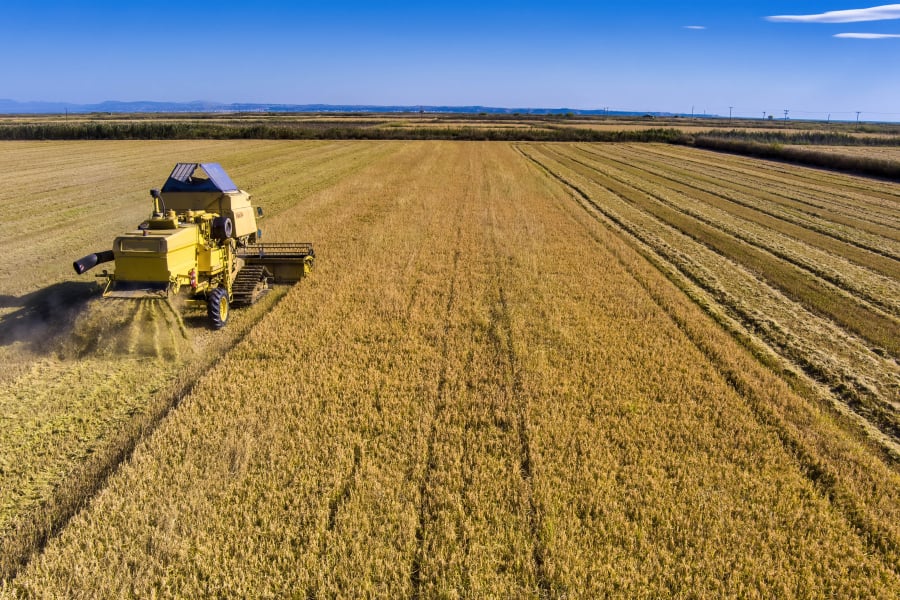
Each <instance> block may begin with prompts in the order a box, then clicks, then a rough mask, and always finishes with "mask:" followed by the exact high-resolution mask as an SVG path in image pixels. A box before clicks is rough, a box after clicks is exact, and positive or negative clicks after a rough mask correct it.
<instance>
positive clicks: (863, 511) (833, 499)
mask: <svg viewBox="0 0 900 600" xmlns="http://www.w3.org/2000/svg"><path fill="white" fill-rule="evenodd" d="M517 150H518V151H519V152H520V153H521V154H522V155H523V156H524V157H525V158H526V159H528V160H529V161H531V162H532V163H533V164H535V165H536V166H537V168H538V169H540V170H541V171H542V172H543V173H545V174H546V175H547V176H548V177H550V178H551V179H553V180H555V181H558V182H559V183H560V184H561V185H563V186H564V187H565V188H566V189H567V190H569V192H570V194H571V195H572V198H573V199H574V200H575V201H576V203H577V204H578V205H579V206H580V207H581V208H582V209H583V210H584V211H585V212H586V213H587V214H588V215H589V216H590V217H591V218H593V219H595V220H597V221H598V222H599V223H600V224H601V225H602V226H604V227H607V228H610V229H611V230H612V231H613V232H614V233H615V234H616V235H617V236H620V237H623V238H624V241H625V242H626V244H628V245H629V246H631V247H633V248H634V246H633V245H632V244H631V242H630V241H629V240H628V239H627V238H628V237H630V236H631V235H634V234H633V233H631V232H629V230H628V229H627V227H626V226H625V225H624V224H623V223H621V222H619V221H618V220H616V219H615V218H614V217H612V216H610V215H609V214H607V213H605V212H604V211H602V210H600V209H599V207H598V206H597V204H596V202H595V201H594V200H592V199H591V198H590V196H589V195H588V194H586V193H585V192H584V191H583V190H581V189H580V188H579V187H577V186H576V185H575V184H573V183H571V182H569V181H567V180H566V179H565V178H564V177H562V176H561V175H558V174H557V173H555V172H554V171H552V170H551V169H550V168H549V167H548V166H547V165H544V164H543V163H542V162H540V161H539V160H538V159H536V158H534V157H532V156H531V155H530V154H528V153H527V152H525V151H524V150H522V149H521V148H520V147H517ZM586 230H587V233H588V235H589V236H590V237H591V238H592V239H594V241H595V242H596V243H598V244H600V245H601V246H603V247H605V248H607V249H608V250H609V251H610V253H611V254H613V256H615V257H616V260H617V261H618V262H619V264H620V265H621V266H622V267H623V268H624V269H625V270H626V272H628V273H629V274H630V275H631V276H632V277H633V278H634V279H635V280H636V281H637V282H638V283H639V284H640V286H641V287H642V288H643V289H644V290H645V291H646V292H647V294H648V295H649V296H650V297H651V298H652V299H653V301H654V302H655V303H656V304H657V305H658V306H659V307H660V308H661V309H662V310H663V311H664V312H665V314H667V315H668V316H669V318H670V319H671V320H672V321H673V323H674V324H675V325H676V326H677V327H678V329H679V330H680V331H682V333H683V334H684V335H685V336H686V337H687V338H688V339H689V340H690V341H691V343H692V344H693V345H694V346H695V347H696V348H697V349H698V350H699V351H700V352H701V353H702V354H703V355H704V356H705V357H706V358H707V360H709V361H710V364H712V365H713V366H714V367H715V369H716V371H717V372H719V374H720V375H721V376H722V377H723V378H724V380H725V381H727V382H728V384H729V386H731V388H732V389H733V390H734V391H735V392H736V393H737V394H738V395H739V396H740V397H741V398H743V399H744V400H745V402H746V403H747V405H748V407H749V408H750V410H751V411H752V412H753V414H754V417H755V418H756V420H757V421H758V422H759V423H760V424H761V425H762V426H763V427H766V428H771V430H772V431H773V432H774V433H775V434H776V435H777V437H778V439H779V441H780V443H781V445H782V447H784V449H785V452H787V453H788V454H789V456H791V457H793V459H794V461H795V462H796V464H797V465H798V468H799V469H800V472H801V473H803V475H804V476H805V477H806V478H807V479H809V480H810V481H811V482H812V484H813V486H814V487H815V489H816V490H818V491H819V493H821V494H822V495H823V496H824V497H825V498H827V500H828V501H829V503H830V504H831V505H832V506H833V507H834V508H835V509H836V510H837V511H838V512H839V513H840V514H842V515H843V516H844V518H845V519H846V520H847V522H848V523H849V524H850V525H851V527H852V528H853V529H854V530H855V531H856V532H857V534H858V535H859V536H860V538H861V539H862V540H863V541H864V542H865V543H866V544H867V545H868V546H869V547H870V548H871V549H872V550H873V551H874V552H876V553H877V554H878V555H879V556H880V557H881V558H882V560H884V561H885V563H886V564H888V565H890V566H891V567H892V568H894V569H897V568H898V567H900V540H898V539H897V537H896V536H895V535H894V534H893V532H892V531H890V530H889V529H888V528H886V527H883V526H882V525H881V523H880V522H879V520H878V511H877V508H874V509H873V508H870V507H869V506H868V505H867V504H866V503H865V502H864V500H862V499H861V498H860V497H859V496H857V494H856V493H855V490H854V488H853V482H850V484H849V485H848V484H847V483H846V482H845V481H844V480H843V478H842V477H841V476H840V475H839V473H838V471H837V470H836V469H835V467H834V466H833V465H832V464H831V463H830V462H829V459H828V458H823V457H821V456H820V455H819V454H818V453H817V452H816V450H815V449H814V448H813V447H811V446H810V445H809V443H807V442H806V441H805V440H804V439H802V437H801V436H800V435H799V434H798V432H797V430H796V428H795V426H793V425H792V424H789V423H788V422H787V421H786V420H785V419H784V417H783V416H782V415H780V414H778V413H777V411H776V409H775V408H774V407H773V406H770V405H771V404H772V403H771V401H770V400H768V399H767V398H765V395H766V393H765V392H759V391H757V390H758V388H759V386H758V385H757V383H756V381H755V380H754V378H753V375H751V374H749V373H747V372H745V371H744V370H742V369H741V368H740V367H739V366H737V365H735V364H733V363H734V361H733V359H729V357H727V356H725V355H722V354H721V353H720V352H719V351H717V350H716V349H715V347H714V342H712V341H711V340H709V339H707V338H705V337H704V336H703V332H702V329H701V328H699V327H696V328H695V327H693V325H692V323H691V322H689V321H688V320H687V319H686V318H685V316H684V315H683V314H679V309H678V308H677V307H676V306H673V304H672V302H671V301H670V300H667V299H665V298H662V297H661V296H660V295H659V292H658V291H657V290H656V289H655V288H654V287H653V286H652V285H651V284H650V283H649V281H648V279H647V276H646V275H644V274H642V273H639V272H638V271H637V270H636V268H635V267H634V266H633V265H632V264H630V263H629V262H628V261H627V260H625V259H624V258H623V256H622V255H621V252H620V251H619V250H617V249H615V248H613V247H610V246H609V245H608V244H607V243H605V242H604V241H603V240H602V239H600V238H599V237H598V236H597V234H596V233H594V232H593V231H591V230H590V229H589V228H586ZM635 250H636V251H637V253H638V254H639V255H640V256H641V257H642V258H644V259H646V260H647V262H649V263H650V265H652V268H654V269H655V270H656V271H657V272H659V273H660V274H661V275H662V276H663V277H667V278H669V279H670V280H671V278H670V277H669V275H668V274H667V273H666V271H664V270H662V269H659V267H658V265H656V262H655V261H656V259H655V258H654V257H653V256H648V255H647V254H646V253H645V252H644V250H642V249H641V248H639V247H638V248H635ZM672 283H673V284H674V285H675V286H676V287H678V288H681V285H679V282H677V281H674V280H672ZM886 458H888V460H894V459H895V458H894V456H892V455H891V456H887V457H886Z"/></svg>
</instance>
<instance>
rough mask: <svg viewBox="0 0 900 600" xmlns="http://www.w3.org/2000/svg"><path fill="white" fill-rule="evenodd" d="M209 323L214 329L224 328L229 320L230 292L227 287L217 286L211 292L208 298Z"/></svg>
mask: <svg viewBox="0 0 900 600" xmlns="http://www.w3.org/2000/svg"><path fill="white" fill-rule="evenodd" d="M206 308H207V314H208V315H209V323H210V325H212V328H213V329H222V328H223V327H225V323H227V322H228V313H229V312H230V311H229V308H230V307H229V306H228V292H227V291H226V290H225V288H221V287H217V288H215V289H213V291H211V292H210V293H209V296H208V297H207V299H206Z"/></svg>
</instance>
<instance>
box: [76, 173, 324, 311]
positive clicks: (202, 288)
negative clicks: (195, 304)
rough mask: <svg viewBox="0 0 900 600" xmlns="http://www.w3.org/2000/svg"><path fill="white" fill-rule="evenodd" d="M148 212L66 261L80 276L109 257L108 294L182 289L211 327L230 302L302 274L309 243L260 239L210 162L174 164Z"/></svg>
mask: <svg viewBox="0 0 900 600" xmlns="http://www.w3.org/2000/svg"><path fill="white" fill-rule="evenodd" d="M150 195H151V196H152V197H153V212H152V214H151V215H150V218H149V219H147V220H146V221H144V222H143V223H141V224H140V225H138V227H137V229H136V230H135V231H129V232H127V233H124V234H122V235H120V236H119V237H117V238H116V239H115V241H114V242H113V249H112V250H106V251H104V252H97V253H95V254H88V255H87V256H85V257H84V258H81V259H79V260H76V261H75V262H74V263H73V266H74V267H75V272H76V273H78V274H79V275H80V274H82V273H84V272H86V271H87V270H89V269H91V268H93V267H94V266H96V265H98V264H100V263H105V262H109V261H113V260H114V261H115V271H114V272H112V273H110V272H108V271H107V270H105V269H104V271H103V272H102V273H101V274H99V275H97V277H100V278H101V279H102V280H104V281H103V282H102V283H103V295H104V296H105V297H108V298H166V297H168V296H169V294H172V295H176V294H178V293H179V291H180V290H181V289H182V288H189V289H190V294H191V298H192V300H194V301H202V302H204V303H206V305H207V313H208V315H209V319H210V323H211V325H212V327H213V328H215V329H219V328H221V327H223V326H224V325H225V323H226V322H227V321H228V313H229V308H230V306H232V305H241V304H244V305H249V304H253V303H254V302H256V300H257V299H259V297H260V296H261V295H262V294H264V293H265V292H266V291H267V290H268V289H269V285H270V284H271V283H293V282H296V281H299V280H300V279H301V278H302V277H303V276H304V275H306V274H307V273H309V270H310V268H311V267H312V264H313V261H314V260H315V252H314V251H313V248H312V244H308V243H280V244H261V243H259V239H260V237H261V236H262V231H261V230H259V229H257V223H256V219H257V217H262V209H261V208H256V209H254V208H253V206H252V205H251V203H250V194H248V193H247V192H245V191H243V190H240V189H238V187H237V186H236V185H235V184H234V183H233V182H232V181H231V178H230V177H228V175H227V174H226V173H225V171H224V169H222V167H221V166H220V165H218V164H216V163H178V164H177V165H175V168H174V169H173V170H172V174H171V175H169V179H168V180H166V183H165V185H164V186H163V188H162V190H161V191H160V190H150Z"/></svg>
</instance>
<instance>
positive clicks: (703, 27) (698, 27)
mask: <svg viewBox="0 0 900 600" xmlns="http://www.w3.org/2000/svg"><path fill="white" fill-rule="evenodd" d="M684 28H685V29H706V26H705V25H685V26H684Z"/></svg>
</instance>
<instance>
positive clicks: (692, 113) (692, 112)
mask: <svg viewBox="0 0 900 600" xmlns="http://www.w3.org/2000/svg"><path fill="white" fill-rule="evenodd" d="M693 119H694V105H693V104H691V120H693Z"/></svg>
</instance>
